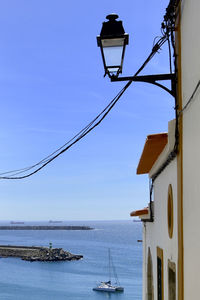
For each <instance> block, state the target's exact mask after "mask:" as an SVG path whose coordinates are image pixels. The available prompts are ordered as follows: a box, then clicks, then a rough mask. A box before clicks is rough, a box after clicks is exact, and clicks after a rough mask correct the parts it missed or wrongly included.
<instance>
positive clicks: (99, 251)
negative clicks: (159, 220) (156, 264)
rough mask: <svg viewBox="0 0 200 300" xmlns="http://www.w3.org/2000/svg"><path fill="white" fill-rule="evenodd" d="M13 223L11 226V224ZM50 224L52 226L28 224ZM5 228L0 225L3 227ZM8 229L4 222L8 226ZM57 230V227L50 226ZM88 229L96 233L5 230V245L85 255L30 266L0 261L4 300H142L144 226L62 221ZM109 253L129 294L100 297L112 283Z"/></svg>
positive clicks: (1, 234)
mask: <svg viewBox="0 0 200 300" xmlns="http://www.w3.org/2000/svg"><path fill="white" fill-rule="evenodd" d="M7 224H8V223H7ZM33 224H34V225H48V222H38V223H36V222H35V223H28V222H26V223H25V225H33ZM0 225H1V224H0ZM4 225H5V223H4ZM49 225H56V224H52V223H51V224H49ZM57 225H87V226H91V227H93V228H94V230H82V231H67V230H59V231H57V230H56V231H54V230H48V231H45V230H24V231H23V230H19V231H18V230H0V244H1V245H2V244H4V245H27V246H47V247H48V246H49V242H52V244H53V247H55V248H56V247H59V248H63V249H64V250H67V251H70V252H72V253H74V254H81V255H83V259H81V260H78V261H62V262H28V261H22V260H21V259H20V258H0V274H1V276H0V299H3V300H7V299H14V300H64V299H69V300H84V299H87V300H90V299H91V300H98V299H99V300H100V299H101V300H103V299H105V300H106V299H112V300H115V299H118V300H141V299H142V244H141V243H138V241H137V240H140V239H141V238H142V225H141V223H136V222H135V223H134V222H132V221H98V222H97V221H93V222H92V221H90V222H89V221H88V222H85V221H84V222H62V223H61V224H57ZM108 249H111V255H112V260H113V263H114V266H115V269H116V273H117V275H118V278H119V281H120V284H121V286H123V287H124V292H123V293H121V292H119V293H106V292H95V291H93V290H92V289H93V287H95V286H96V284H97V283H98V282H100V281H106V280H108V279H109V278H108V273H109V270H108Z"/></svg>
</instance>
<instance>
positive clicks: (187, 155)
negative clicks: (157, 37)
mask: <svg viewBox="0 0 200 300" xmlns="http://www.w3.org/2000/svg"><path fill="white" fill-rule="evenodd" d="M170 2H171V1H170ZM177 3H178V5H177V14H176V17H177V19H176V35H175V36H176V51H177V75H178V82H177V104H178V114H177V118H176V120H173V121H171V122H169V127H168V133H167V134H155V135H150V136H148V137H147V140H146V142H145V146H144V149H143V152H142V156H141V159H140V162H139V165H138V169H137V173H138V174H146V173H148V174H149V178H150V179H154V178H155V180H153V193H152V194H151V197H150V203H149V205H148V207H147V208H145V209H142V210H139V211H134V212H132V213H131V216H139V217H140V218H141V220H142V221H143V300H150V299H155V300H156V299H157V300H161V299H162V300H163V299H170V300H176V299H177V300H183V299H185V300H187V299H199V278H200V255H199V253H200V221H199V210H200V174H199V169H200V155H199V153H200V134H199V133H200V56H199V53H200V36H199V29H200V18H199V12H200V1H199V0H193V1H189V0H182V1H177ZM176 125H177V126H178V131H179V140H178V151H177V153H176V156H175V157H173V159H168V158H169V157H170V153H172V152H173V148H174V145H175V135H176ZM167 159H168V161H167ZM166 161H167V163H166ZM163 165H164V167H163V168H162V166H163ZM158 170H161V171H160V172H158ZM155 174H157V175H156V177H155Z"/></svg>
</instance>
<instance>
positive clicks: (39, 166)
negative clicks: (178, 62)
mask: <svg viewBox="0 0 200 300" xmlns="http://www.w3.org/2000/svg"><path fill="white" fill-rule="evenodd" d="M167 38H168V37H167V35H164V36H162V37H161V38H160V39H159V41H158V42H157V43H156V44H155V45H154V46H153V48H152V51H151V53H150V54H149V56H148V57H147V59H146V60H145V61H144V63H143V64H142V65H141V67H140V68H139V69H138V70H137V72H136V73H135V75H134V76H137V75H138V74H139V73H140V72H141V71H142V70H143V69H144V67H145V66H146V65H147V64H148V62H149V61H150V60H151V59H152V58H153V57H154V55H155V54H156V53H157V52H158V50H159V49H160V48H161V46H162V45H163V44H164V43H165V42H166V41H167ZM131 84H132V80H130V81H128V83H127V84H126V85H125V86H124V87H123V88H122V89H121V90H120V91H119V93H118V94H117V95H116V96H115V97H114V98H113V99H112V100H111V101H110V103H109V104H108V105H107V106H106V107H105V108H104V109H103V110H102V111H101V112H100V113H99V114H98V115H97V116H96V117H95V118H94V119H93V120H92V121H91V122H90V123H89V124H88V125H86V126H85V127H84V128H83V129H82V130H80V131H79V132H78V133H77V134H76V135H75V136H74V137H72V138H71V139H70V140H69V141H67V142H66V143H65V144H64V145H62V146H61V147H59V148H58V149H56V150H55V151H54V152H52V153H51V154H49V155H48V156H46V157H45V158H43V159H42V160H40V161H39V162H37V163H36V164H34V165H32V166H29V167H26V168H22V169H17V170H12V171H7V172H4V173H0V175H1V176H0V179H24V178H27V177H30V176H32V175H34V174H36V173H37V172H39V171H40V170H41V169H43V168H44V167H45V166H46V165H48V164H49V163H50V162H52V161H53V160H55V159H56V158H57V157H58V156H60V155H61V154H63V153H64V152H66V151H67V150H68V149H69V148H71V147H72V146H73V145H74V144H76V143H77V142H78V141H79V140H81V139H82V138H83V137H85V136H86V135H87V134H88V133H89V132H90V131H92V130H93V129H94V128H95V127H97V126H98V125H99V124H100V123H101V122H102V121H103V119H104V118H105V117H106V116H107V115H108V113H109V112H110V111H111V109H112V108H113V107H114V106H115V104H116V103H117V102H118V100H119V99H120V98H121V96H122V95H123V94H124V92H125V91H126V90H127V89H128V87H129V86H130V85H131ZM36 167H37V168H36ZM34 168H36V170H34V171H31V172H29V173H28V174H26V175H22V176H16V175H19V174H22V173H26V172H28V171H30V170H32V169H34ZM6 174H10V175H9V176H2V175H6Z"/></svg>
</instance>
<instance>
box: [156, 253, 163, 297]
mask: <svg viewBox="0 0 200 300" xmlns="http://www.w3.org/2000/svg"><path fill="white" fill-rule="evenodd" d="M163 284H164V281H163V250H162V249H160V248H159V247H157V292H158V300H164V285H163Z"/></svg>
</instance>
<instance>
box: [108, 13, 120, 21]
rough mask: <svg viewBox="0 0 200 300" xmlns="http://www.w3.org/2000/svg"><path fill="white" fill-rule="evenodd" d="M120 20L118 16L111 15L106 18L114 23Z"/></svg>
mask: <svg viewBox="0 0 200 300" xmlns="http://www.w3.org/2000/svg"><path fill="white" fill-rule="evenodd" d="M118 18H119V16H118V15H117V14H109V15H107V16H106V19H107V20H109V21H114V20H116V19H118Z"/></svg>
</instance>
